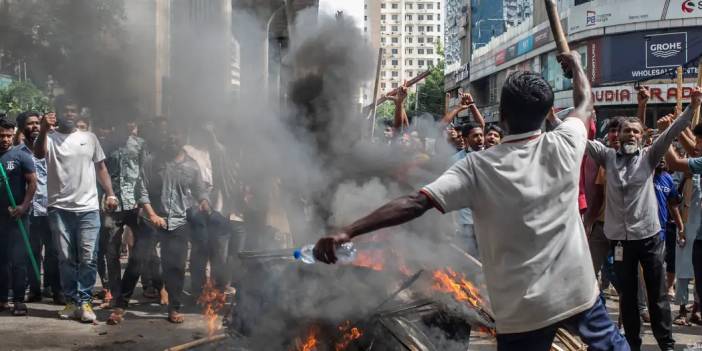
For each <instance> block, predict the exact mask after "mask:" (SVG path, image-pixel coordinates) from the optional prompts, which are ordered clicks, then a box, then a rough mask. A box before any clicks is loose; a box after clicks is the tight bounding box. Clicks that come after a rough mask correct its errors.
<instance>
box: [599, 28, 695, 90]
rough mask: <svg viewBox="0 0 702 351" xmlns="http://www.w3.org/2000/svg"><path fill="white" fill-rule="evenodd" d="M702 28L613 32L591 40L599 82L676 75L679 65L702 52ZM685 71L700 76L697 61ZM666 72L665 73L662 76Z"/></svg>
mask: <svg viewBox="0 0 702 351" xmlns="http://www.w3.org/2000/svg"><path fill="white" fill-rule="evenodd" d="M701 36H702V28H700V27H692V28H688V29H676V30H670V31H649V32H631V33H626V34H619V35H610V36H606V37H603V38H600V39H596V40H594V41H591V42H590V44H589V45H590V48H589V49H588V62H590V63H591V65H592V64H593V63H594V65H595V67H596V69H595V70H590V72H589V73H591V78H592V82H593V83H595V84H599V83H608V82H623V81H631V80H645V79H650V78H652V77H656V76H660V78H661V79H667V78H672V77H673V76H674V75H675V72H674V69H675V67H677V66H681V65H685V64H686V63H687V62H688V61H689V60H690V59H692V58H694V57H698V56H700V55H701V54H702V41H700V40H692V38H699V37H701ZM689 66H690V67H688V68H687V69H686V70H685V72H684V75H685V77H687V78H693V77H695V78H696V77H697V65H696V64H692V65H689ZM661 75H662V76H661Z"/></svg>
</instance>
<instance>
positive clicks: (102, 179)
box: [95, 161, 115, 197]
mask: <svg viewBox="0 0 702 351" xmlns="http://www.w3.org/2000/svg"><path fill="white" fill-rule="evenodd" d="M95 173H96V174H97V179H98V183H100V186H101V187H102V190H103V191H104V192H105V195H106V196H107V197H114V196H115V193H114V191H112V180H111V179H110V174H109V173H108V172H107V166H105V161H100V162H96V163H95Z"/></svg>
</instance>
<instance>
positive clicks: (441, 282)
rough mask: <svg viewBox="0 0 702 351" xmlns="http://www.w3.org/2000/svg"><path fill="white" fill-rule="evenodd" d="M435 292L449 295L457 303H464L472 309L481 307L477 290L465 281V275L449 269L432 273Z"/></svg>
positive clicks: (481, 302) (481, 301)
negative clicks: (459, 274)
mask: <svg viewBox="0 0 702 351" xmlns="http://www.w3.org/2000/svg"><path fill="white" fill-rule="evenodd" d="M433 288H434V289H435V290H438V291H441V292H445V293H449V294H451V295H453V298H454V299H456V300H457V301H465V302H467V303H468V304H470V305H471V306H473V307H481V306H482V305H483V298H482V297H481V296H480V292H479V291H478V289H477V288H476V287H475V286H474V285H473V283H471V282H470V281H469V280H468V279H466V277H465V275H463V274H461V276H460V277H459V276H458V273H456V272H454V271H453V270H452V269H451V268H446V269H445V270H436V271H434V286H433Z"/></svg>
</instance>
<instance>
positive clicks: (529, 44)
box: [517, 35, 534, 56]
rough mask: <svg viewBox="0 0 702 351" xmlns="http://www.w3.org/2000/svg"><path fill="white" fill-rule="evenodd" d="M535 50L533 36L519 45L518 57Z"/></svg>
mask: <svg viewBox="0 0 702 351" xmlns="http://www.w3.org/2000/svg"><path fill="white" fill-rule="evenodd" d="M533 49H534V37H532V36H531V35H530V36H528V37H526V38H524V39H522V40H520V41H519V42H518V43H517V56H521V55H524V54H526V53H527V52H529V51H531V50H533Z"/></svg>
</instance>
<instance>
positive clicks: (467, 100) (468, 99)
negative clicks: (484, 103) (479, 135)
mask: <svg viewBox="0 0 702 351" xmlns="http://www.w3.org/2000/svg"><path fill="white" fill-rule="evenodd" d="M461 107H467V108H469V109H470V114H471V115H472V116H473V119H474V120H475V123H477V124H478V125H479V126H480V128H481V129H485V118H483V114H482V113H480V110H478V106H477V105H476V104H475V100H473V95H471V94H470V93H466V94H463V96H462V97H461Z"/></svg>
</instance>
